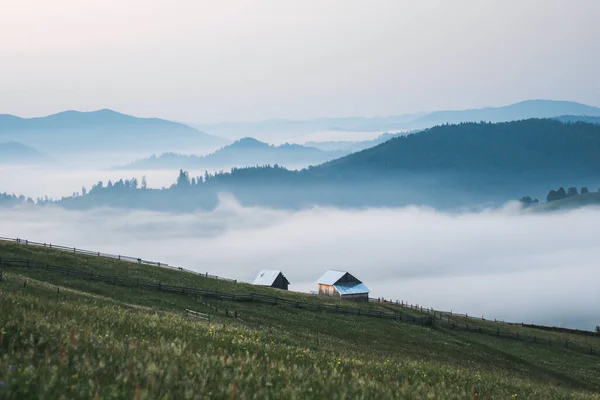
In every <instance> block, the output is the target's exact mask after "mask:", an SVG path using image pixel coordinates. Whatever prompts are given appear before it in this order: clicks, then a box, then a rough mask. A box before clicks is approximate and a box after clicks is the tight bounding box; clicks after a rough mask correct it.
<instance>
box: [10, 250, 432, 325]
mask: <svg viewBox="0 0 600 400" xmlns="http://www.w3.org/2000/svg"><path fill="white" fill-rule="evenodd" d="M0 265H5V266H8V267H21V268H31V269H38V270H43V271H48V272H56V273H60V274H63V275H66V276H70V277H75V278H78V279H83V280H86V281H96V282H102V283H107V284H110V285H116V286H124V287H133V288H138V289H144V290H156V291H162V292H168V293H175V294H180V295H184V296H191V297H194V298H195V299H196V300H197V299H198V297H201V298H204V299H214V300H222V301H235V302H257V303H264V304H274V305H281V306H288V307H293V308H297V309H302V310H308V311H325V312H332V313H340V314H347V315H356V316H364V317H374V318H385V319H391V320H396V321H400V322H408V323H413V324H418V325H432V324H433V317H432V316H429V315H425V316H415V315H411V314H407V313H403V312H401V311H383V310H370V309H361V308H358V307H351V306H348V305H340V304H314V303H307V302H302V301H296V300H290V299H286V298H284V297H277V296H269V295H264V294H260V293H247V294H236V293H224V292H214V291H210V290H204V289H197V288H192V287H185V286H176V285H166V284H164V283H162V282H155V281H149V280H143V279H138V278H135V279H133V278H120V277H116V276H106V275H100V274H96V273H94V272H88V271H82V270H78V269H74V268H67V267H60V266H55V265H49V264H40V263H37V262H35V261H32V260H27V259H18V258H0ZM346 304H348V303H347V302H346Z"/></svg>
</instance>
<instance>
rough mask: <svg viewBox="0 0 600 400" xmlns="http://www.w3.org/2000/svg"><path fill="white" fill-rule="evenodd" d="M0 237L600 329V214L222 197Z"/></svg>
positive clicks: (46, 222)
mask: <svg viewBox="0 0 600 400" xmlns="http://www.w3.org/2000/svg"><path fill="white" fill-rule="evenodd" d="M0 221H2V222H1V225H0V236H11V237H16V236H18V237H21V238H28V239H30V240H36V241H44V242H52V243H56V244H63V245H67V246H76V247H80V248H86V249H90V250H96V251H102V252H111V253H119V254H124V255H130V256H135V257H142V258H145V259H150V260H156V261H161V262H166V263H169V264H172V265H177V266H181V267H185V268H188V269H192V270H196V271H199V272H209V273H211V274H217V275H220V276H224V277H230V278H237V279H239V280H244V281H251V280H252V279H253V278H254V275H255V274H256V273H257V272H258V270H260V269H263V268H264V269H281V270H282V271H283V272H284V274H285V275H286V276H287V278H288V279H289V281H290V282H291V286H290V289H291V290H296V291H305V292H307V291H310V290H315V289H316V283H315V281H316V280H317V279H318V278H319V276H320V275H321V274H322V273H323V272H324V271H325V270H327V269H341V270H348V271H350V272H351V273H353V274H354V275H356V276H357V277H358V278H359V279H361V280H363V281H364V283H365V284H366V285H367V286H368V287H369V288H370V289H371V291H372V292H371V296H372V297H385V298H392V299H398V300H403V301H407V302H410V303H413V304H415V303H418V304H420V305H423V306H425V307H434V308H437V309H445V310H453V311H455V312H463V313H464V312H468V313H469V315H471V314H472V315H479V316H481V315H485V316H486V317H487V318H499V319H506V320H518V321H527V322H532V323H540V324H551V325H567V326H572V327H578V328H584V329H593V327H595V325H596V324H600V317H598V316H599V315H600V290H598V284H597V282H598V278H599V277H600V272H599V271H598V259H599V258H600V257H599V256H600V241H599V240H598V233H600V228H599V227H600V209H579V210H574V211H570V212H567V213H556V214H542V215H528V214H523V213H522V212H521V211H520V210H519V208H518V207H516V206H514V205H509V206H507V207H505V208H504V209H501V210H490V211H484V212H479V213H461V214H449V213H442V212H437V211H434V210H431V209H427V208H419V207H405V208H397V209H370V210H360V211H358V210H356V211H349V210H338V209H328V208H315V209H311V210H304V211H297V212H291V211H280V210H271V209H265V208H246V207H241V206H240V205H239V204H238V203H237V202H236V201H235V200H234V199H231V198H228V197H224V198H222V199H221V203H220V205H219V206H218V207H217V209H216V210H214V211H213V212H198V213H194V214H168V213H156V212H146V211H121V210H109V209H96V210H91V211H86V212H80V211H66V210H63V209H60V208H13V209H0Z"/></svg>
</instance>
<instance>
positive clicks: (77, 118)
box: [0, 110, 224, 153]
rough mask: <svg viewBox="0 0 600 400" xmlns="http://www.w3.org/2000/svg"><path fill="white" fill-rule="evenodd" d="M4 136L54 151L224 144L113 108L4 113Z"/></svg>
mask: <svg viewBox="0 0 600 400" xmlns="http://www.w3.org/2000/svg"><path fill="white" fill-rule="evenodd" d="M0 139H8V140H18V141H20V142H22V143H25V144H28V145H33V144H35V145H36V147H38V148H40V149H43V150H48V151H53V152H67V153H68V152H75V151H76V152H81V151H83V152H95V151H111V152H126V151H127V152H131V151H132V150H144V149H163V150H164V149H166V148H167V149H168V148H185V147H186V146H196V147H203V146H215V145H219V144H224V141H223V140H222V139H220V138H217V137H214V136H211V135H208V134H206V133H203V132H200V131H198V130H196V129H194V128H191V127H189V126H187V125H184V124H180V123H177V122H171V121H166V120H162V119H158V118H136V117H133V116H130V115H125V114H121V113H118V112H115V111H112V110H98V111H91V112H80V111H65V112H61V113H58V114H53V115H49V116H46V117H39V118H19V117H15V116H13V115H0Z"/></svg>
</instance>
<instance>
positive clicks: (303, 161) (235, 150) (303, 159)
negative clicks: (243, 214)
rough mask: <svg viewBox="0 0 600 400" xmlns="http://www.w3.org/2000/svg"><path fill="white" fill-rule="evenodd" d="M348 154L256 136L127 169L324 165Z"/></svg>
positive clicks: (148, 160) (151, 159)
mask: <svg viewBox="0 0 600 400" xmlns="http://www.w3.org/2000/svg"><path fill="white" fill-rule="evenodd" d="M345 154H347V152H342V151H323V150H319V149H317V148H314V147H306V146H301V145H297V144H284V145H280V146H273V145H269V144H267V143H264V142H260V141H258V140H256V139H253V138H243V139H240V140H237V141H236V142H234V143H232V144H230V145H228V146H225V147H223V148H221V149H219V150H217V151H215V152H214V153H211V154H208V155H206V156H193V155H192V156H189V155H182V154H174V153H163V154H161V155H160V156H158V157H156V156H152V157H149V158H145V159H142V160H139V161H135V162H133V163H131V164H129V165H127V166H125V167H122V168H123V169H160V168H175V169H180V168H187V169H198V168H209V169H210V168H231V167H246V166H253V165H266V164H271V165H272V164H280V165H285V166H291V167H295V166H306V165H311V164H321V163H323V162H325V161H329V160H332V159H334V158H338V157H341V156H343V155H345Z"/></svg>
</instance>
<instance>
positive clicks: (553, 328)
mask: <svg viewBox="0 0 600 400" xmlns="http://www.w3.org/2000/svg"><path fill="white" fill-rule="evenodd" d="M369 301H372V302H383V303H388V304H391V305H395V306H399V307H403V308H408V309H411V310H415V311H419V312H421V313H426V314H429V315H447V316H450V317H456V318H468V319H470V320H472V321H473V322H474V323H475V322H477V321H486V322H494V323H499V324H505V325H510V326H520V327H523V328H531V329H538V330H543V331H548V332H557V333H569V334H574V335H582V336H596V337H600V332H594V331H587V330H583V329H572V328H563V327H558V326H548V325H536V324H526V323H524V322H508V321H504V320H500V319H488V318H485V317H484V316H483V315H482V316H481V317H478V316H474V315H472V314H471V315H469V314H461V313H456V312H452V311H441V310H435V309H433V308H426V307H423V306H419V305H414V304H409V303H408V302H404V301H400V300H387V299H384V298H372V297H370V298H369Z"/></svg>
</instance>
